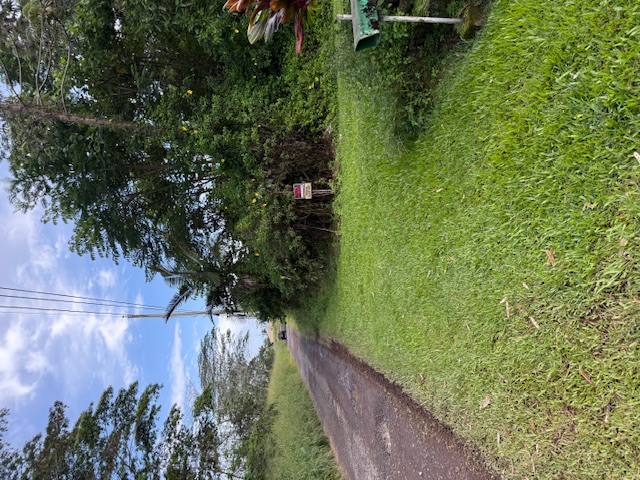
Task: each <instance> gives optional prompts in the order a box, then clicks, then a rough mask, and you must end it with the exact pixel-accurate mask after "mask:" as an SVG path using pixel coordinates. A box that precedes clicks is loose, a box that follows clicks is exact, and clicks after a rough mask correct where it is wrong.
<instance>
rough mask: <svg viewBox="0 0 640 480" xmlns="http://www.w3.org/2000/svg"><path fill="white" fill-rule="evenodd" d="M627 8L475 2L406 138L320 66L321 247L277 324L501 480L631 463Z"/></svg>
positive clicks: (615, 470) (633, 147) (623, 471)
mask: <svg viewBox="0 0 640 480" xmlns="http://www.w3.org/2000/svg"><path fill="white" fill-rule="evenodd" d="M639 20H640V8H639V7H638V4H637V2H631V1H625V2H599V1H593V2H591V1H586V2H578V3H571V2H551V1H543V2H540V1H529V0H517V1H499V2H494V4H493V6H492V10H491V15H490V17H489V18H488V19H487V22H486V23H485V25H486V26H485V27H483V29H482V30H481V31H480V32H479V35H478V37H477V39H476V41H474V43H473V44H472V45H469V47H468V48H462V49H460V50H459V52H458V53H460V54H459V55H455V57H454V58H453V59H449V61H450V62H451V65H452V67H451V69H449V70H448V71H447V72H446V73H445V75H444V77H443V80H442V82H441V84H440V87H439V90H438V91H437V92H436V94H435V95H434V96H433V98H434V104H433V105H434V110H433V111H432V112H431V114H430V118H429V122H428V124H427V125H426V128H425V129H424V131H423V132H422V135H421V137H420V138H419V141H418V142H417V144H415V145H412V144H407V143H406V142H403V141H401V140H403V139H402V138H400V139H399V138H398V135H397V132H396V131H394V127H393V125H391V123H392V122H390V121H389V119H390V118H391V119H393V118H399V117H398V116H396V117H393V115H392V114H393V112H395V111H396V110H394V109H395V108H396V105H397V103H396V102H397V98H387V97H384V96H381V95H380V90H378V89H375V88H371V89H370V90H369V89H366V88H363V86H364V85H368V84H367V83H365V81H359V82H354V81H352V80H351V79H352V75H351V74H350V73H349V72H346V73H344V74H341V75H340V77H339V82H338V84H339V87H340V90H339V103H340V118H339V126H340V133H341V134H342V138H343V141H342V142H341V143H340V146H339V156H338V163H339V167H340V178H339V180H340V194H339V196H338V198H337V200H336V201H337V211H338V213H339V214H340V218H341V229H340V234H341V244H340V258H339V259H338V260H337V266H336V274H335V277H334V278H333V279H332V280H331V281H329V282H328V284H327V286H326V288H325V290H324V291H323V294H322V296H316V297H315V298H314V301H312V302H310V303H306V304H304V305H302V307H301V308H300V310H299V311H298V312H297V313H296V321H297V323H298V325H300V326H301V327H302V326H303V325H306V324H312V325H314V326H317V328H318V329H319V330H320V331H321V332H323V333H326V334H329V335H331V336H332V337H334V338H339V339H340V340H342V341H344V342H345V343H346V344H347V345H348V346H349V348H350V349H351V350H352V351H353V352H354V353H355V354H358V355H360V356H361V357H363V358H365V359H366V360H367V361H368V362H369V363H371V364H372V365H373V366H375V367H376V368H378V369H380V370H381V371H384V372H385V373H386V374H387V376H388V377H389V378H390V379H392V380H394V381H397V382H399V383H400V384H402V385H403V386H404V388H405V389H406V390H407V391H408V392H410V393H411V394H412V395H413V396H414V397H415V398H416V399H417V400H418V401H420V402H421V403H422V404H423V405H425V406H426V407H427V408H429V409H430V410H431V411H432V412H433V413H434V414H435V415H436V416H437V417H438V418H439V419H441V420H442V421H443V422H445V423H447V424H449V425H451V426H452V428H453V429H454V430H455V431H456V432H458V433H459V434H460V435H461V436H462V437H463V438H465V439H466V440H468V441H469V442H471V443H473V444H475V445H477V446H478V448H480V449H481V451H482V452H483V453H484V455H485V456H486V458H487V459H488V461H489V462H490V463H491V464H492V465H493V466H494V467H495V469H496V471H497V472H498V473H499V474H500V475H501V476H502V477H503V478H529V477H536V478H563V479H565V478H633V477H634V476H635V475H636V472H637V471H638V469H639V465H638V458H640V456H639V453H638V449H637V447H636V446H637V445H638V444H640V438H639V436H638V428H637V426H638V423H639V421H640V416H639V415H638V402H637V392H638V388H637V381H636V378H637V375H638V365H639V364H640V356H639V355H640V354H639V351H638V348H637V345H638V342H639V341H640V338H639V335H638V334H639V332H638V328H637V325H638V314H639V312H638V304H637V295H638V291H637V289H638V285H639V284H640V283H639V281H638V280H639V278H638V269H637V262H636V258H637V254H638V246H637V239H638V234H639V232H640V223H639V222H638V219H639V218H640V217H638V213H639V212H638V200H639V199H638V195H637V187H638V168H639V167H638V162H637V160H636V158H635V155H634V152H636V151H638V147H637V145H638V142H639V141H640V138H639V133H638V132H640V128H639V127H640V125H638V118H640V117H639V116H638V113H639V112H638V108H640V107H639V104H638V102H637V98H638V96H639V95H640V90H639V89H640V85H639V84H638V82H637V81H636V77H637V75H635V74H634V71H635V63H636V60H637V58H639V55H640V50H639V48H638V45H639V44H638V42H637V36H638V27H637V25H638V21H639ZM345 35H346V36H347V37H348V35H349V33H348V32H345ZM383 35H384V33H383ZM388 74H390V72H389V71H387V70H383V71H381V70H379V69H377V68H376V69H374V68H373V67H371V70H370V71H369V73H368V75H369V76H371V77H372V76H375V75H377V76H382V75H388ZM359 77H361V78H366V77H367V74H366V72H362V75H359ZM365 125H366V126H367V128H366V129H365V128H363V126H365ZM371 132H375V135H372V133H371ZM308 312H311V313H308ZM487 398H489V404H488V405H484V402H485V400H486V399H487ZM483 405H484V408H482V407H483ZM534 468H535V470H534Z"/></svg>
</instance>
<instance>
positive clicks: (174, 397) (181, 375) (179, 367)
mask: <svg viewBox="0 0 640 480" xmlns="http://www.w3.org/2000/svg"><path fill="white" fill-rule="evenodd" d="M169 371H170V377H171V403H172V404H177V405H178V406H179V407H182V406H183V405H184V400H185V393H186V389H187V378H186V373H185V369H184V359H183V358H182V338H181V332H180V326H179V324H178V322H176V326H175V329H174V332H173V350H172V351H171V360H170V364H169Z"/></svg>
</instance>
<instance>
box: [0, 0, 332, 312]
mask: <svg viewBox="0 0 640 480" xmlns="http://www.w3.org/2000/svg"><path fill="white" fill-rule="evenodd" d="M61 5H62V6H63V7H64V8H63V7H62V6H61V7H60V9H58V8H57V7H56V8H55V9H51V10H49V9H44V10H42V12H46V14H45V13H42V12H40V11H39V10H38V8H37V5H36V6H35V7H29V8H27V7H25V8H27V10H28V11H27V13H25V14H24V15H20V13H19V5H18V4H12V8H11V9H7V10H6V11H5V10H3V15H4V16H3V19H4V20H3V24H2V29H3V30H2V34H3V36H2V39H3V41H2V44H1V45H0V46H1V48H0V52H1V55H2V61H3V67H4V68H3V69H2V76H3V78H4V80H5V81H6V83H7V84H8V85H9V87H10V88H11V91H12V93H13V96H12V97H11V98H9V99H7V101H5V102H1V103H0V111H1V113H2V115H3V118H4V120H5V122H6V128H7V132H8V134H9V135H8V138H6V139H5V143H6V147H7V150H8V152H9V153H8V158H9V161H10V164H11V171H12V174H13V176H14V179H13V181H12V184H11V185H12V186H11V200H12V202H13V203H14V204H15V205H16V206H18V207H19V208H21V209H22V210H28V209H32V208H34V207H35V206H36V205H39V204H40V205H42V206H43V207H44V212H45V214H44V218H43V220H44V221H53V222H57V221H65V222H66V221H72V222H73V223H74V236H73V238H72V240H71V243H70V247H71V249H72V250H74V251H76V252H77V253H79V254H89V255H92V256H96V255H99V256H108V257H112V258H113V259H114V260H116V261H117V260H118V259H119V258H120V257H124V258H127V259H128V260H130V261H131V262H133V263H134V264H136V265H139V266H141V267H144V268H146V269H147V273H148V274H149V276H152V275H153V274H154V273H156V270H155V269H154V268H155V267H157V266H159V265H165V266H166V268H170V269H171V270H174V271H197V272H199V274H198V276H197V278H195V277H193V276H192V278H191V280H193V281H192V285H190V286H189V287H183V290H182V291H181V292H178V294H177V296H176V297H175V298H174V299H173V300H172V302H171V306H175V305H177V303H179V301H180V300H181V299H183V298H185V297H186V296H190V295H193V294H196V293H198V294H202V293H203V292H207V293H208V294H209V295H208V297H209V301H210V303H211V302H215V304H217V305H222V306H223V307H225V308H227V307H228V308H236V307H238V304H239V303H243V304H244V303H246V305H247V307H248V308H252V309H256V310H257V313H258V314H260V315H261V317H264V318H266V317H268V316H273V315H280V312H281V311H282V309H283V308H284V307H286V305H288V304H289V303H291V302H292V301H293V299H294V297H295V295H296V294H297V293H298V292H300V291H304V290H306V289H308V288H310V287H311V286H313V284H314V282H315V277H317V274H316V272H317V270H318V268H317V265H320V264H321V263H322V260H321V259H320V256H321V254H322V251H323V250H324V248H323V247H321V246H319V242H318V241H319V240H322V242H323V243H327V241H328V238H327V235H323V234H321V235H318V234H316V232H322V231H323V229H325V230H326V229H327V228H328V227H327V226H328V225H329V226H330V224H331V220H330V219H331V202H330V200H329V201H323V202H318V203H317V204H316V205H315V206H314V209H315V210H316V211H314V212H312V213H309V212H307V211H306V210H305V209H304V208H302V209H300V208H297V206H296V205H294V204H293V203H292V202H291V201H290V198H288V197H289V195H290V194H289V193H288V192H287V187H289V185H290V183H292V182H293V181H299V180H311V181H314V182H316V183H318V184H319V185H320V186H322V185H326V184H327V182H328V181H330V179H331V177H332V172H331V170H330V165H329V162H330V161H331V159H332V154H333V151H332V149H331V146H330V143H329V142H328V141H327V140H326V139H325V138H324V137H322V133H321V132H322V130H323V127H324V126H325V123H326V122H325V118H326V116H327V114H328V112H330V111H331V107H330V105H331V104H332V102H333V90H334V89H333V88H332V85H334V82H333V80H332V77H331V75H330V74H326V73H325V71H324V69H323V64H324V62H325V61H326V59H327V56H326V54H325V51H324V50H323V49H322V48H318V49H314V50H313V51H309V52H307V53H305V55H303V56H301V57H300V58H299V59H294V58H293V57H295V54H294V53H293V52H292V51H291V49H290V48H289V47H291V45H292V42H293V41H294V39H293V35H292V32H289V33H288V34H287V33H284V34H282V35H278V36H277V38H274V41H273V42H270V43H269V44H268V45H265V46H262V47H260V48H251V47H250V46H249V45H248V43H247V41H246V39H245V38H244V36H243V35H241V34H239V33H240V32H243V31H244V30H245V29H246V25H247V19H246V18H243V17H240V16H230V15H227V14H226V13H224V12H222V11H221V10H220V6H219V5H216V4H215V3H212V2H205V1H202V0H188V1H183V2H178V3H176V2H164V1H161V2H152V3H144V2H143V3H140V2H130V1H128V0H127V1H123V2H115V3H114V2H111V1H110V0H79V1H77V2H67V3H65V4H64V5H63V4H61ZM34 8H35V10H34ZM38 12H40V13H38ZM42 15H45V17H42ZM43 18H44V21H43ZM30 19H31V20H30ZM325 21H328V18H327V17H326V16H325ZM45 43H46V44H47V45H49V46H50V47H51V48H50V52H49V54H48V55H39V54H38V53H37V52H38V50H40V46H41V45H43V44H45ZM310 45H311V46H317V45H318V42H317V38H315V37H314V36H313V35H311V36H310ZM307 65H308V66H309V68H308V69H307V68H306V66H307ZM302 67H305V70H307V71H308V72H309V75H311V76H312V77H311V78H313V79H314V80H313V85H314V86H313V88H312V89H311V90H309V89H308V88H307V87H308V84H307V82H308V79H307V77H301V79H300V80H301V81H302V82H303V83H304V86H303V85H302V84H301V83H300V81H299V79H298V78H297V76H296V72H297V71H298V70H299V69H300V68H302ZM43 72H44V73H43ZM303 88H304V89H306V90H302V89H303ZM287 98H290V99H291V101H290V102H289V101H287ZM302 112H304V113H305V114H304V115H301V114H302ZM298 117H299V119H298ZM310 152H313V155H311V154H310ZM249 179H257V181H258V182H261V187H260V188H262V189H263V190H264V192H263V193H264V195H265V198H268V201H269V204H268V205H269V208H266V209H264V210H263V211H260V212H257V211H256V209H255V208H254V207H255V206H257V205H262V202H261V203H257V200H258V198H257V197H255V196H254V191H253V186H251V188H249V187H248V186H247V182H248V181H249ZM247 197H249V200H247ZM251 200H255V201H256V202H251ZM260 200H262V199H260ZM253 203H256V205H254V204H253ZM299 226H301V229H302V230H300V228H299ZM314 229H315V230H314ZM254 232H258V233H259V235H258V237H257V238H254ZM256 251H258V252H260V251H262V252H263V253H262V257H261V259H260V260H261V261H260V262H256V261H255V260H256V259H255V258H254V257H255V255H254V253H255V252H256ZM221 252H223V253H226V254H227V255H226V256H225V255H221ZM205 270H208V272H209V273H210V277H211V278H207V276H206V275H205V273H206V272H205ZM214 277H215V279H214ZM272 293H273V294H272Z"/></svg>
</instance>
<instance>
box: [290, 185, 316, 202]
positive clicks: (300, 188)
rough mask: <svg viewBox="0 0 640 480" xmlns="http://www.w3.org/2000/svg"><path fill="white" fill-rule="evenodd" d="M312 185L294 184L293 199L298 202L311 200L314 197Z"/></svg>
mask: <svg viewBox="0 0 640 480" xmlns="http://www.w3.org/2000/svg"><path fill="white" fill-rule="evenodd" d="M312 194H313V193H312V191H311V184H310V183H294V184H293V197H294V198H296V199H298V200H302V199H304V200H309V199H311V197H312Z"/></svg>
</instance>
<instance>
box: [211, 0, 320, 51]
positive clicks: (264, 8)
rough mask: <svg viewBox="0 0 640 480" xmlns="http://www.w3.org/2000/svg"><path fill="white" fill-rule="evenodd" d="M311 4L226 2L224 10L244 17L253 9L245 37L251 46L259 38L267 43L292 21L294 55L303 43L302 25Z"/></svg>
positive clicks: (300, 0)
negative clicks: (294, 42) (294, 45)
mask: <svg viewBox="0 0 640 480" xmlns="http://www.w3.org/2000/svg"><path fill="white" fill-rule="evenodd" d="M312 3H313V0H227V3H225V4H224V8H228V9H229V13H234V12H244V13H245V14H246V15H249V12H250V11H251V9H252V8H253V11H252V13H251V19H250V20H249V28H248V29H247V37H248V38H249V42H250V43H251V44H252V45H253V44H254V43H256V42H257V41H258V40H260V39H261V38H264V41H265V42H268V41H269V40H270V39H271V37H273V34H274V33H275V32H277V31H278V29H279V28H280V25H283V24H285V23H287V22H288V21H289V20H291V19H293V22H294V30H295V33H296V53H300V51H301V50H302V44H303V42H304V24H305V21H307V23H308V15H309V14H310V13H312V11H313V7H312V6H311V5H312ZM254 4H255V7H254Z"/></svg>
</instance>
